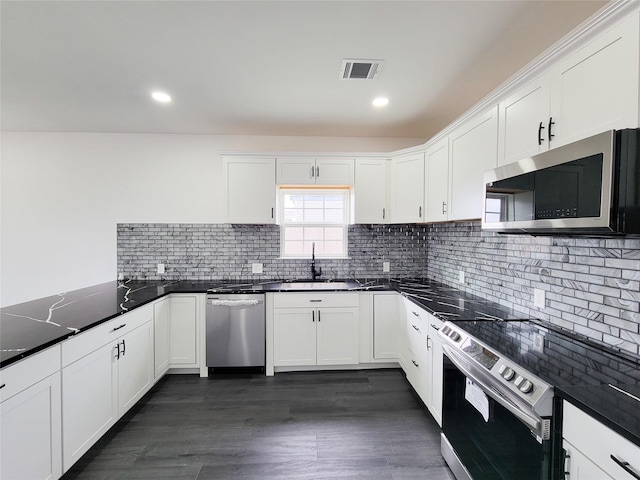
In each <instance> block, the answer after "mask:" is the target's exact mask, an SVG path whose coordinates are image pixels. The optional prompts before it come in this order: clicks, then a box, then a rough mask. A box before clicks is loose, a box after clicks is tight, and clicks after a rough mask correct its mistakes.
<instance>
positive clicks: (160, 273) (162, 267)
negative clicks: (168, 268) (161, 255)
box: [158, 263, 164, 275]
mask: <svg viewBox="0 0 640 480" xmlns="http://www.w3.org/2000/svg"><path fill="white" fill-rule="evenodd" d="M158 275H164V263H159V264H158Z"/></svg>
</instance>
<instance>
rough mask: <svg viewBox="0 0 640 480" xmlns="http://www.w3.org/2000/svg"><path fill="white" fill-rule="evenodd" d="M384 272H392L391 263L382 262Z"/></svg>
mask: <svg viewBox="0 0 640 480" xmlns="http://www.w3.org/2000/svg"><path fill="white" fill-rule="evenodd" d="M382 271H383V272H390V271H391V262H382Z"/></svg>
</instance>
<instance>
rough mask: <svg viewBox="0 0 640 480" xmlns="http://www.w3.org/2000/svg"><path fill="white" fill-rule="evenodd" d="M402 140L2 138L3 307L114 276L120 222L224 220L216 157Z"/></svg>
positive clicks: (390, 145) (346, 148)
mask: <svg viewBox="0 0 640 480" xmlns="http://www.w3.org/2000/svg"><path fill="white" fill-rule="evenodd" d="M423 141H424V140H423V139H407V138H328V137H249V136H210V135H152V134H148V135H140V134H100V133H95V134H93V133H16V132H3V133H2V150H1V154H2V163H1V165H0V167H1V170H0V181H1V190H0V200H1V210H0V213H1V221H0V237H1V238H0V249H1V250H0V252H1V257H0V262H1V263H0V305H1V306H7V305H13V304H15V303H20V302H24V301H28V300H32V299H35V298H40V297H43V296H47V295H52V294H55V293H59V292H64V291H67V290H74V289H77V288H82V287H85V286H89V285H95V284H97V283H102V282H106V281H110V280H114V279H115V278H116V224H117V223H130V222H164V223H176V222H186V223H220V222H222V218H223V217H222V183H221V173H222V162H221V157H220V152H305V151H308V152H315V151H317V152H390V151H393V150H397V149H400V148H405V147H410V146H413V145H417V144H419V143H422V142H423Z"/></svg>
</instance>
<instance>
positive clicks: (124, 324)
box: [111, 323, 127, 332]
mask: <svg viewBox="0 0 640 480" xmlns="http://www.w3.org/2000/svg"><path fill="white" fill-rule="evenodd" d="M126 326H127V324H126V323H123V324H122V325H120V326H119V327H115V328H114V329H113V330H111V331H112V332H115V331H116V330H120V329H121V328H124V327H126Z"/></svg>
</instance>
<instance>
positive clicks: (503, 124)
mask: <svg viewBox="0 0 640 480" xmlns="http://www.w3.org/2000/svg"><path fill="white" fill-rule="evenodd" d="M550 85H551V80H550V75H549V74H546V75H543V76H542V77H540V78H538V79H536V80H535V81H533V82H531V83H530V84H528V85H526V86H524V87H523V88H521V89H520V90H519V91H517V92H516V93H514V94H513V95H511V96H509V97H508V98H506V99H505V100H503V101H502V102H500V105H499V109H500V114H499V117H500V127H499V132H498V138H499V145H498V165H506V164H508V163H513V162H517V161H518V160H521V159H523V158H526V157H530V156H532V155H536V154H538V153H540V152H543V151H545V150H548V149H549V117H550V115H549V106H550V102H551V100H550V95H551V93H550Z"/></svg>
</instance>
